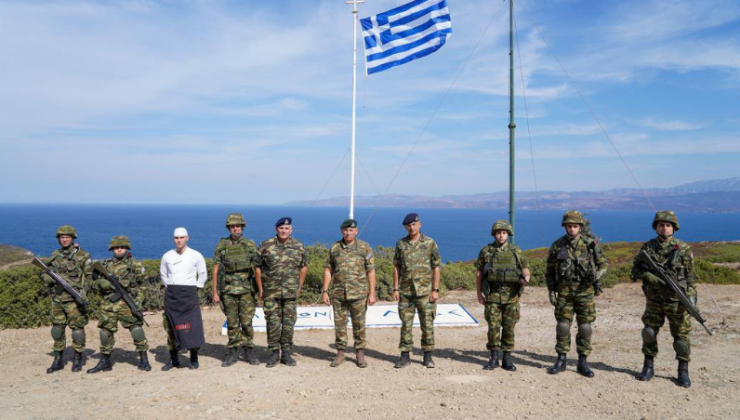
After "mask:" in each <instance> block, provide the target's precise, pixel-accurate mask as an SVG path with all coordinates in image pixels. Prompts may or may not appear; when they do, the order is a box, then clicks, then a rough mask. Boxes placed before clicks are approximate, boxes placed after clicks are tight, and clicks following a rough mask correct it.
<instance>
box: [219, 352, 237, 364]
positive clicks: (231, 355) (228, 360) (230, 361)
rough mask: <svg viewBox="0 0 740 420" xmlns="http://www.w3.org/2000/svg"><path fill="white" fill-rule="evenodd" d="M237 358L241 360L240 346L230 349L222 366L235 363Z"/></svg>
mask: <svg viewBox="0 0 740 420" xmlns="http://www.w3.org/2000/svg"><path fill="white" fill-rule="evenodd" d="M237 360H239V347H232V348H230V349H229V354H228V355H227V356H226V358H225V359H224V361H223V362H221V367H229V366H231V365H234V364H235V363H236V362H237Z"/></svg>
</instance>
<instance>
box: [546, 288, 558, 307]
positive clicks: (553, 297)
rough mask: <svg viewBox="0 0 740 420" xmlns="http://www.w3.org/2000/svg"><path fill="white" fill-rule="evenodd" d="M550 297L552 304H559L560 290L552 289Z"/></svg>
mask: <svg viewBox="0 0 740 420" xmlns="http://www.w3.org/2000/svg"><path fill="white" fill-rule="evenodd" d="M548 297H549V298H550V304H551V305H552V306H555V305H557V304H558V292H556V291H554V290H550V294H549V296H548Z"/></svg>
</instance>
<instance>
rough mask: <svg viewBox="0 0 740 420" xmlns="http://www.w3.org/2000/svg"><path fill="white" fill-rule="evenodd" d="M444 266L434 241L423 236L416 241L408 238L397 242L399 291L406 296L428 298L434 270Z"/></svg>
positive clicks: (395, 255) (395, 258)
mask: <svg viewBox="0 0 740 420" xmlns="http://www.w3.org/2000/svg"><path fill="white" fill-rule="evenodd" d="M441 264H442V260H441V258H440V256H439V247H437V243H436V242H434V239H432V238H430V237H428V236H425V235H421V237H420V238H419V239H418V240H417V241H416V242H414V241H412V240H411V237H410V236H408V235H407V236H406V237H404V238H402V239H401V240H399V241H398V242H396V250H395V252H394V254H393V265H394V266H396V267H397V268H398V274H399V286H398V288H399V291H400V293H401V294H402V295H406V296H427V295H429V293H431V291H432V277H433V272H434V269H435V268H437V267H439V266H440V265H441Z"/></svg>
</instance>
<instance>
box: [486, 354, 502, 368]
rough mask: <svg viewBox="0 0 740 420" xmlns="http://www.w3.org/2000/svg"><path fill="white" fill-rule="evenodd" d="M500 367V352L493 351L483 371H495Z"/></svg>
mask: <svg viewBox="0 0 740 420" xmlns="http://www.w3.org/2000/svg"><path fill="white" fill-rule="evenodd" d="M498 366H499V364H498V350H491V357H490V358H489V359H488V363H486V365H485V366H483V370H494V369H496V368H497V367H498Z"/></svg>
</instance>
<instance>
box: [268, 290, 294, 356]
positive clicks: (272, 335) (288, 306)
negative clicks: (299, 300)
mask: <svg viewBox="0 0 740 420" xmlns="http://www.w3.org/2000/svg"><path fill="white" fill-rule="evenodd" d="M264 309H265V321H267V348H268V349H270V350H278V349H280V348H282V349H283V350H290V349H291V348H293V327H295V322H296V318H297V317H298V311H297V304H296V300H295V299H265V304H264Z"/></svg>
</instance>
